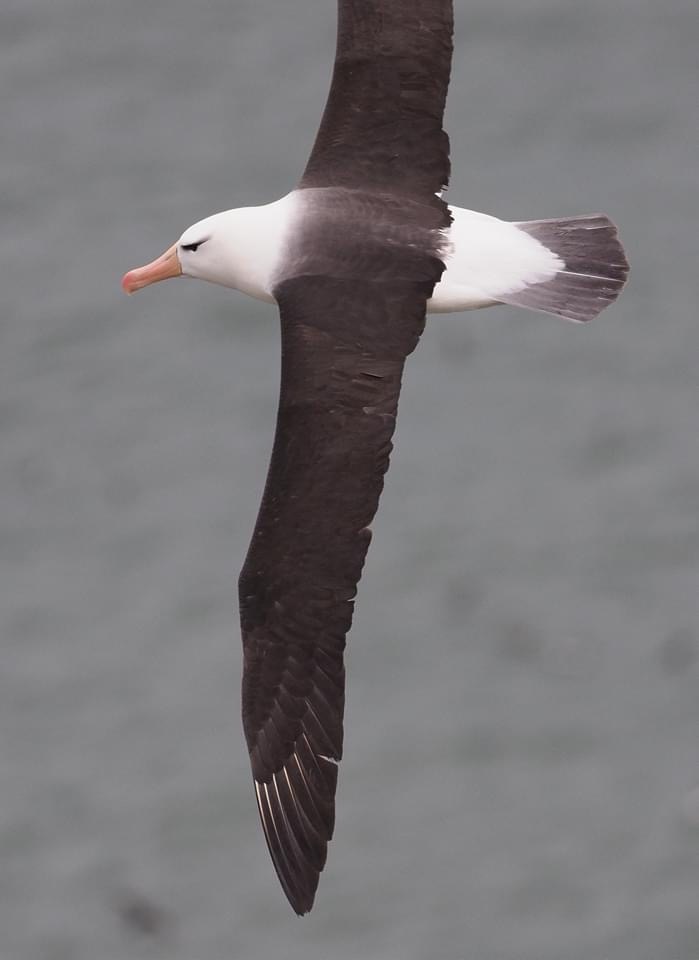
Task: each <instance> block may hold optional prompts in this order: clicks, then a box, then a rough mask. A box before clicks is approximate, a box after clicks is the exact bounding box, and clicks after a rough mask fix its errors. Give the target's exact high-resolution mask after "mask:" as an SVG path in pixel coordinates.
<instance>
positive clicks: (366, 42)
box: [300, 0, 453, 195]
mask: <svg viewBox="0 0 699 960" xmlns="http://www.w3.org/2000/svg"><path fill="white" fill-rule="evenodd" d="M452 6H453V5H452V0H339V4H338V11H339V12H338V30H337V52H336V56H335V66H334V70H333V78H332V85H331V87H330V94H329V96H328V102H327V104H326V107H325V112H324V114H323V119H322V121H321V125H320V129H319V130H318V135H317V138H316V142H315V145H314V147H313V151H312V153H311V156H310V158H309V161H308V165H307V167H306V171H305V173H304V175H303V177H302V179H301V184H300V185H301V187H326V186H342V187H361V188H362V189H364V190H370V189H374V190H388V191H391V192H394V193H409V194H414V195H415V194H420V195H428V194H434V193H438V192H439V191H441V189H442V187H444V186H446V184H447V181H448V179H449V139H448V137H447V135H446V133H445V132H444V131H443V130H442V116H443V113H444V104H445V100H446V96H447V87H448V85H449V75H450V72H451V55H452V34H453V9H452Z"/></svg>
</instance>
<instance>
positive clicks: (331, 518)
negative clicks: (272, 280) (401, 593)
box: [239, 0, 452, 914]
mask: <svg viewBox="0 0 699 960" xmlns="http://www.w3.org/2000/svg"><path fill="white" fill-rule="evenodd" d="M451 35H452V8H451V2H446V0H439V2H436V0H340V3H339V26H338V50H337V61H336V65H335V73H334V77H333V83H332V89H331V92H330V96H329V100H328V105H327V107H326V111H325V115H324V117H323V121H322V123H321V127H320V131H319V133H318V138H317V140H316V144H315V146H314V148H313V153H312V155H311V158H310V160H309V163H308V167H307V169H306V173H305V174H304V177H303V180H302V182H301V188H302V189H301V190H300V192H299V195H298V196H299V198H300V212H299V217H298V220H297V222H296V223H295V229H294V234H293V236H292V237H291V238H290V242H289V244H288V249H287V250H286V253H285V257H284V262H283V264H282V266H281V268H280V271H279V277H278V280H277V283H276V285H275V289H274V295H275V297H276V299H277V301H278V303H279V308H280V314H281V330H282V376H281V390H280V399H279V412H278V417H277V428H276V435H275V439H274V447H273V451H272V459H271V463H270V468H269V474H268V478H267V483H266V486H265V492H264V495H263V499H262V504H261V507H260V513H259V516H258V518H257V523H256V526H255V531H254V534H253V538H252V543H251V544H250V549H249V551H248V555H247V558H246V560H245V565H244V567H243V571H242V573H241V576H240V584H239V588H240V610H241V625H242V633H243V653H244V673H243V726H244V729H245V736H246V739H247V743H248V748H249V751H250V759H251V763H252V773H253V778H254V781H255V790H256V795H257V802H258V807H259V810H260V817H261V820H262V826H263V829H264V833H265V837H266V840H267V845H268V847H269V851H270V854H271V856H272V861H273V863H274V867H275V869H276V871H277V875H278V877H279V880H280V882H281V884H282V887H283V889H284V892H285V894H286V896H287V897H288V899H289V901H290V903H291V905H292V907H293V908H294V910H295V911H296V912H297V913H299V914H303V913H306V912H307V911H308V910H310V908H311V906H312V904H313V899H314V896H315V892H316V888H317V885H318V878H319V875H320V872H321V870H322V869H323V867H324V865H325V859H326V855H327V844H328V841H329V840H330V838H331V837H332V834H333V829H334V823H335V790H336V786H337V773H338V766H337V764H338V761H339V760H340V758H341V757H342V744H343V725H342V722H343V712H344V698H345V692H344V691H345V671H344V659H343V652H344V648H345V637H346V634H347V632H348V630H349V628H350V625H351V622H352V613H353V608H354V597H355V594H356V589H357V583H358V581H359V578H360V575H361V572H362V567H363V565H364V558H365V556H366V552H367V548H368V546H369V541H370V539H371V533H370V529H369V525H370V524H371V521H372V519H373V517H374V514H375V512H376V508H377V506H378V502H379V496H380V494H381V490H382V488H383V478H384V474H385V472H386V470H387V468H388V462H389V456H390V452H391V438H392V436H393V431H394V428H395V419H396V412H397V407H398V395H399V392H400V385H401V376H402V372H403V366H404V363H405V358H406V357H407V355H408V354H409V353H410V352H411V351H412V350H413V349H414V347H415V346H416V344H417V342H418V339H419V337H420V334H421V332H422V329H423V326H424V322H425V310H426V303H427V300H428V299H429V297H430V296H431V294H432V291H433V289H434V286H435V284H436V283H437V282H438V280H439V278H440V277H441V274H442V271H443V270H444V262H443V255H444V251H443V246H444V231H445V228H446V227H448V225H449V222H450V217H449V212H448V208H447V206H446V204H444V203H443V202H442V201H441V200H440V199H439V198H438V197H436V196H435V193H436V192H438V191H439V190H441V188H442V186H443V185H444V184H445V183H446V181H447V178H448V174H449V141H448V139H447V136H446V134H445V133H444V131H443V130H442V113H443V109H444V100H445V97H446V91H447V85H448V80H449V70H450V64H451Z"/></svg>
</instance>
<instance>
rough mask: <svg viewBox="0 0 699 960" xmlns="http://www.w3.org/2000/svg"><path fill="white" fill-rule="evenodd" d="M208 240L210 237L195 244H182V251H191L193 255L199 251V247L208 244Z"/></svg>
mask: <svg viewBox="0 0 699 960" xmlns="http://www.w3.org/2000/svg"><path fill="white" fill-rule="evenodd" d="M208 239H209V238H208V237H204V239H203V240H197V241H196V242H195V243H183V244H182V249H183V250H191V251H192V253H194V252H195V250H196V249H197V247H200V246H201V245H202V243H206V241H207V240H208Z"/></svg>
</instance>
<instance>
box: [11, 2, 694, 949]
mask: <svg viewBox="0 0 699 960" xmlns="http://www.w3.org/2000/svg"><path fill="white" fill-rule="evenodd" d="M334 31H335V11H334V4H333V3H331V2H329V0H285V2H284V3H281V2H278V0H276V2H275V0H235V2H233V0H197V2H196V3H192V2H189V0H168V2H165V0H152V2H149V3H142V2H136V0H119V2H114V0H111V2H107V0H3V4H2V9H1V10H0V98H1V102H2V109H1V111H0V144H1V146H0V262H1V266H0V270H1V272H2V285H1V287H0V292H1V301H0V302H1V304H2V306H1V308H0V311H1V312H0V629H1V647H0V657H1V662H0V958H2V960H140V958H154V957H157V958H160V957H163V958H165V957H166V958H171V960H224V958H235V960H238V958H241V960H270V958H272V957H279V958H283V960H360V958H361V960H364V958H371V960H698V958H699V634H698V629H699V627H698V623H699V616H698V614H699V601H698V599H697V598H698V593H699V583H698V567H699V523H698V516H699V441H698V438H697V433H698V429H697V426H698V404H699V390H698V386H699V374H698V368H699V317H698V316H697V313H698V311H697V294H698V290H699V287H698V283H699V183H698V180H699V56H698V54H697V49H698V48H699V5H697V4H696V2H695V0H664V2H660V0H652V2H651V0H589V2H586V3H573V2H571V0H468V2H467V0H459V2H457V42H456V53H455V64H454V72H453V79H452V85H451V93H450V101H449V108H448V117H447V122H448V129H449V132H450V134H451V141H452V156H453V166H454V172H453V179H452V187H451V189H450V194H449V196H450V198H451V199H452V200H453V202H455V203H457V204H459V205H463V206H470V207H473V208H475V209H479V210H485V211H488V212H490V213H493V214H496V215H499V216H502V217H504V218H507V219H528V218H536V217H553V216H562V215H565V214H573V213H585V212H595V211H598V210H602V211H605V212H607V213H609V214H610V215H611V216H612V217H613V218H614V219H616V220H617V221H618V222H619V224H620V225H621V230H622V236H623V239H624V241H625V243H626V246H627V249H628V253H629V257H630V260H631V263H632V278H631V282H630V285H629V288H628V290H627V292H626V293H625V294H624V295H623V296H622V298H621V300H620V302H619V303H618V304H617V305H616V306H614V307H613V308H611V309H610V310H608V311H607V312H606V313H605V314H604V315H603V316H602V317H600V319H599V320H598V321H597V322H595V323H594V324H591V325H588V326H576V325H572V324H566V323H564V322H562V321H556V320H555V319H553V318H547V317H544V316H540V315H535V314H531V313H526V312H524V311H516V310H514V309H506V308H502V309H500V308H497V309H491V310H487V311H482V312H480V313H472V314H461V315H452V316H439V317H434V318H432V319H430V320H429V322H428V327H427V330H426V333H425V335H424V338H423V341H422V343H421V345H420V347H419V349H418V350H417V352H416V353H415V354H414V356H413V357H412V358H411V360H410V361H409V366H408V370H407V376H406V380H405V386H404V391H403V397H402V405H401V415H400V417H399V427H398V432H397V442H396V450H395V454H394V457H393V464H392V468H391V471H390V473H389V478H388V482H387V486H386V490H385V494H384V498H383V502H382V506H381V509H380V511H379V515H378V518H377V521H376V523H375V525H374V541H373V544H372V548H371V551H370V555H369V559H368V563H367V567H366V569H365V576H364V580H363V583H362V585H361V589H360V593H359V602H358V606H357V616H356V619H355V624H354V628H353V630H352V633H351V635H350V642H349V645H348V656H347V668H348V697H347V712H346V755H345V759H344V760H343V763H342V766H341V771H340V786H339V793H338V816H337V830H336V838H335V840H334V841H333V843H332V845H331V847H330V855H329V859H328V865H327V868H326V871H325V873H324V875H323V877H322V879H321V885H320V889H319V894H318V898H317V901H316V906H315V909H314V911H313V913H312V914H311V915H310V917H308V918H305V919H304V920H298V919H296V918H295V917H294V916H293V915H292V913H291V911H290V909H289V908H288V906H287V904H286V902H285V900H284V898H283V896H282V893H281V890H280V888H279V885H278V883H277V880H276V877H275V876H274V873H273V870H272V867H271V864H270V862H269V858H268V855H267V851H266V848H265V844H264V840H263V837H262V833H261V830H260V827H259V824H258V815H257V811H256V809H255V803H254V797H253V790H252V784H251V778H250V773H249V767H248V758H247V754H246V750H245V746H244V742H243V737H242V731H241V727H240V721H239V709H240V704H239V685H240V669H241V652H240V639H239V632H238V614H237V597H236V580H237V574H238V570H239V568H240V565H241V563H242V560H243V557H244V554H245V550H246V547H247V543H248V540H249V537H250V533H251V530H252V526H253V523H254V519H255V514H256V509H257V504H258V501H259V497H260V494H261V490H262V485H263V481H264V476H265V471H266V466H267V459H268V455H269V451H270V448H271V442H272V432H273V426H274V417H275V408H276V395H277V386H278V371H279V343H278V326H277V318H276V311H275V310H274V309H273V308H271V307H267V306H265V305H263V304H257V303H254V302H252V301H250V300H247V299H245V298H244V297H243V296H242V295H237V294H234V293H232V292H230V291H226V290H223V289H217V288H215V287H210V286H207V285H204V284H197V283H195V282H194V281H187V282H184V281H178V282H171V283H169V284H163V285H161V286H159V287H154V288H152V289H149V290H147V291H145V292H143V293H141V294H139V295H138V296H137V297H134V298H132V299H128V298H126V297H125V296H124V295H123V294H122V293H121V291H120V288H119V279H120V277H121V274H122V273H123V272H124V271H125V270H126V269H128V268H130V267H132V266H135V265H137V264H139V263H143V262H145V261H146V260H149V259H151V258H152V257H153V256H155V255H157V254H158V253H160V252H161V251H162V250H163V249H165V247H167V246H169V245H170V244H171V243H172V242H173V241H174V240H175V239H176V238H177V237H178V236H179V234H180V232H181V231H182V230H183V229H184V228H185V227H186V226H188V225H189V224H190V223H191V222H193V221H195V220H198V219H200V218H201V217H202V216H205V215H207V214H209V213H212V212H214V211H216V210H218V209H222V208H226V207H230V206H240V205H247V204H251V203H261V202H265V201H267V200H271V199H274V198H276V197H277V196H280V195H282V194H283V193H285V192H287V190H288V189H290V188H291V187H292V186H293V184H294V183H295V181H296V179H297V177H298V176H299V174H300V171H301V170H302V168H303V165H304V162H305V158H306V156H307V153H308V151H309V148H310V145H311V142H312V139H313V136H314V134H315V129H316V126H317V123H318V119H319V116H320V112H321V109H322V106H323V103H324V99H325V95H326V90H327V86H328V79H329V72H330V69H331V64H332V57H333V52H334Z"/></svg>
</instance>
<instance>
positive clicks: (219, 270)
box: [121, 210, 237, 293]
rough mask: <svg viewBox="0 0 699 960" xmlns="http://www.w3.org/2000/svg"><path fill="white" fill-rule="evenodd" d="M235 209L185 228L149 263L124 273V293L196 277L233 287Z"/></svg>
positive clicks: (122, 282) (122, 283)
mask: <svg viewBox="0 0 699 960" xmlns="http://www.w3.org/2000/svg"><path fill="white" fill-rule="evenodd" d="M236 212H237V211H235V210H227V211H225V212H224V213H217V214H214V216H212V217H207V218H206V219H205V220H200V221H199V222H198V223H195V224H193V225H192V226H191V227H188V228H187V229H186V230H185V232H184V233H183V234H182V236H181V237H180V239H179V240H178V241H177V243H175V244H173V245H172V246H171V247H170V248H169V249H168V250H166V251H165V253H163V254H162V255H161V256H159V257H158V258H157V259H156V260H153V261H152V263H147V264H146V265H145V266H143V267H136V269H135V270H129V272H128V273H126V274H124V276H123V278H122V281H121V285H122V287H123V289H124V290H125V291H126V293H135V292H136V291H137V290H142V289H143V287H147V286H149V285H150V284H151V283H156V282H157V281H158V280H167V279H168V278H170V277H198V278H199V279H200V280H209V281H211V282H212V283H220V284H223V285H224V286H226V287H234V286H235V285H236V284H235V278H234V276H233V272H232V269H231V268H232V262H234V254H235V251H234V249H232V245H233V244H234V240H235V238H234V230H233V229H232V227H233V226H234V223H233V221H234V219H235V214H236Z"/></svg>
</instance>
